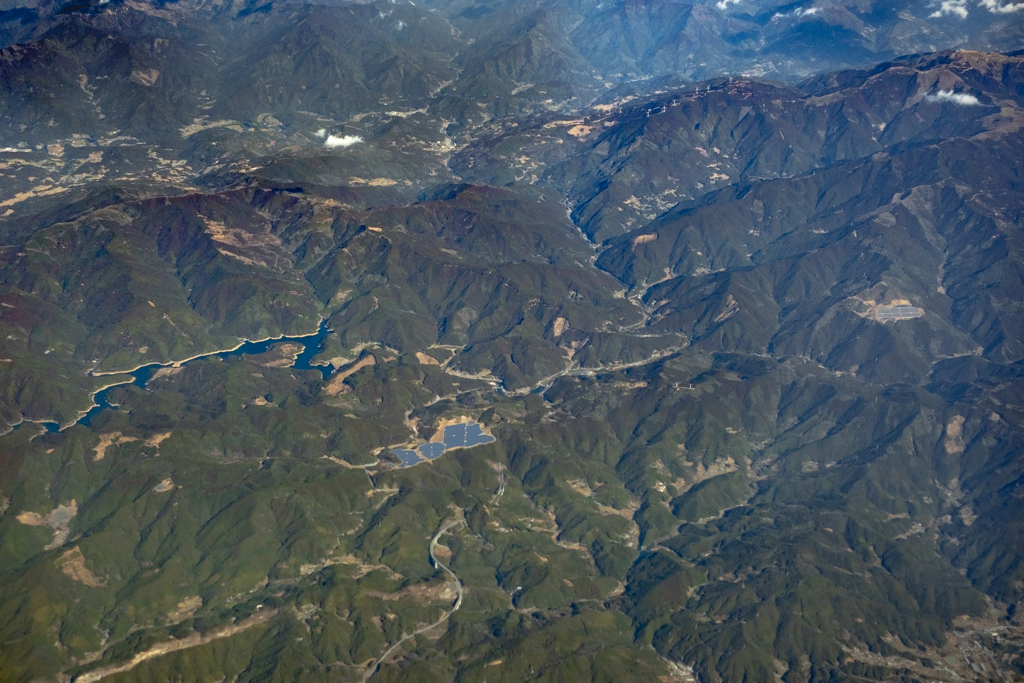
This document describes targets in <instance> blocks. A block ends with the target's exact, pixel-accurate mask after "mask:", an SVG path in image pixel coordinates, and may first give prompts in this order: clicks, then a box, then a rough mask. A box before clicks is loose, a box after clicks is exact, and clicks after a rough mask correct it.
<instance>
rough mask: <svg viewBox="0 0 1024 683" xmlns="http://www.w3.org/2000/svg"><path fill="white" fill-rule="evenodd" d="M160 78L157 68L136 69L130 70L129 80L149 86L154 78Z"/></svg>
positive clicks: (153, 81)
mask: <svg viewBox="0 0 1024 683" xmlns="http://www.w3.org/2000/svg"><path fill="white" fill-rule="evenodd" d="M158 78H160V71H159V70H158V69H146V70H145V71H143V70H142V69H136V70H135V71H132V75H131V78H130V79H129V80H132V81H135V82H136V83H138V84H139V85H146V86H151V85H153V84H154V83H156V79H158Z"/></svg>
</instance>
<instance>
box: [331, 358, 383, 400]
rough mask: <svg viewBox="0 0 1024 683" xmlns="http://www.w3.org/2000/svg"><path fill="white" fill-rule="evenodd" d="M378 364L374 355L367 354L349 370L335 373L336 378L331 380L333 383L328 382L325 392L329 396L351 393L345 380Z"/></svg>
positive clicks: (349, 367)
mask: <svg viewBox="0 0 1024 683" xmlns="http://www.w3.org/2000/svg"><path fill="white" fill-rule="evenodd" d="M376 364H377V359H376V358H374V357H373V355H372V354H366V356H364V357H363V358H361V359H359V360H357V361H356V362H355V363H352V364H351V365H350V366H348V368H346V369H344V370H339V371H338V372H337V373H335V375H334V377H332V378H331V381H330V382H328V383H327V386H325V387H324V391H325V392H326V393H327V394H328V395H329V396H337V395H338V394H347V393H348V392H349V391H350V389H349V388H348V386H346V384H345V380H346V379H348V378H349V377H350V376H351V375H353V374H355V373H356V372H358V371H360V370H362V369H363V368H365V367H369V366H371V365H376Z"/></svg>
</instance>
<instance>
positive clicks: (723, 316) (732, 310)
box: [715, 294, 740, 323]
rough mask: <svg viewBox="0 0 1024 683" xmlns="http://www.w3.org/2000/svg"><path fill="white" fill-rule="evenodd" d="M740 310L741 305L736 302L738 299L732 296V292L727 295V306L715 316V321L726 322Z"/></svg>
mask: <svg viewBox="0 0 1024 683" xmlns="http://www.w3.org/2000/svg"><path fill="white" fill-rule="evenodd" d="M739 312H740V305H739V304H738V303H736V299H734V298H733V297H732V294H729V295H727V296H726V297H725V308H724V309H722V312H721V313H719V314H718V315H716V316H715V322H716V323H720V322H724V321H726V320H728V319H729V318H731V317H733V316H734V315H736V314H737V313H739Z"/></svg>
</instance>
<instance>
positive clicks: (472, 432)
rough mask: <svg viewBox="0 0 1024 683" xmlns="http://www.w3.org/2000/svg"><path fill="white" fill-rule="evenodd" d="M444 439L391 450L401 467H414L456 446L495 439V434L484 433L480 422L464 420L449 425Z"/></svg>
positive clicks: (467, 445)
mask: <svg viewBox="0 0 1024 683" xmlns="http://www.w3.org/2000/svg"><path fill="white" fill-rule="evenodd" d="M443 439H444V440H443V441H442V442H437V441H432V442H430V443H425V444H422V445H421V446H420V447H419V448H418V449H417V450H415V451H413V450H410V449H408V448H392V449H391V452H392V453H393V454H394V455H395V456H396V457H397V458H398V460H399V462H400V463H401V464H400V465H399V467H412V466H413V465H418V464H420V463H421V462H424V461H425V460H433V459H435V458H439V457H441V455H443V454H444V453H445V452H446V451H450V450H452V449H454V448H472V447H473V446H479V445H481V444H485V443H491V442H492V441H494V437H493V436H488V435H487V434H484V432H483V429H482V428H481V427H480V423H479V422H463V423H460V424H455V425H448V426H447V427H445V428H444V437H443ZM417 451H418V452H417Z"/></svg>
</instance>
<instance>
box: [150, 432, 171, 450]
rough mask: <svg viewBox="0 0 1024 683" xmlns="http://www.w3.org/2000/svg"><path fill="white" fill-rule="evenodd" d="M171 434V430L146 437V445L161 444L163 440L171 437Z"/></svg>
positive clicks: (157, 445)
mask: <svg viewBox="0 0 1024 683" xmlns="http://www.w3.org/2000/svg"><path fill="white" fill-rule="evenodd" d="M171 434H173V432H164V433H162V434H154V435H153V436H151V437H149V438H148V439H146V445H147V446H156V447H159V446H160V444H162V443H163V442H164V441H167V439H169V438H171Z"/></svg>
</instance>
